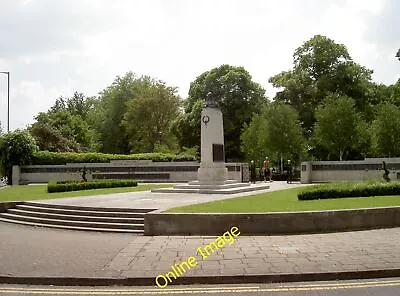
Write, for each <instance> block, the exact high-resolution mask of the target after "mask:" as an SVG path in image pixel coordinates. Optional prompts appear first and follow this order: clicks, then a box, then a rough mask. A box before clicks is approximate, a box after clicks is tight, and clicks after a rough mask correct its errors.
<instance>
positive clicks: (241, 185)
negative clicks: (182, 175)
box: [174, 183, 250, 190]
mask: <svg viewBox="0 0 400 296" xmlns="http://www.w3.org/2000/svg"><path fill="white" fill-rule="evenodd" d="M247 186H250V184H249V183H229V184H222V185H211V184H207V185H200V184H198V185H176V186H174V188H175V189H215V190H218V189H230V188H238V187H247Z"/></svg>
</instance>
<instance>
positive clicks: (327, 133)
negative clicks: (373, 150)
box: [315, 95, 368, 160]
mask: <svg viewBox="0 0 400 296" xmlns="http://www.w3.org/2000/svg"><path fill="white" fill-rule="evenodd" d="M316 119H317V123H316V126H315V140H316V142H317V143H318V144H319V145H320V146H322V147H324V148H325V149H326V150H327V151H328V152H329V155H328V159H330V156H332V155H333V156H338V158H339V160H343V156H344V155H345V152H347V153H349V152H350V151H351V150H352V149H360V147H362V146H364V147H365V146H367V145H368V132H367V124H366V122H365V121H364V120H363V119H362V117H361V115H360V113H358V112H357V110H356V108H355V101H354V100H353V99H352V98H350V97H347V96H339V95H329V96H328V97H327V99H326V100H325V101H324V102H323V104H321V105H320V106H319V107H318V108H317V110H316Z"/></svg>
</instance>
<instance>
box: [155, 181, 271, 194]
mask: <svg viewBox="0 0 400 296" xmlns="http://www.w3.org/2000/svg"><path fill="white" fill-rule="evenodd" d="M240 184H241V186H232V185H230V186H229V185H228V188H224V185H221V186H214V185H213V186H207V185H206V186H204V185H203V186H199V185H188V186H187V187H185V188H179V187H180V186H175V187H173V188H160V189H152V190H151V191H152V192H158V193H200V194H236V193H244V192H251V191H258V190H266V189H269V185H266V184H258V185H249V184H243V183H240ZM212 188H214V189H212Z"/></svg>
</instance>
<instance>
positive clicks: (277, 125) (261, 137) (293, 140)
mask: <svg viewBox="0 0 400 296" xmlns="http://www.w3.org/2000/svg"><path fill="white" fill-rule="evenodd" d="M241 140H242V150H243V151H244V152H245V154H246V156H247V157H249V158H248V159H253V160H254V159H258V157H260V160H261V157H264V156H265V155H268V156H270V158H271V159H272V160H273V161H275V162H278V161H279V160H280V159H282V158H284V159H291V160H292V162H294V163H296V162H299V161H300V159H301V157H302V154H303V151H304V147H305V139H304V137H303V131H302V129H301V127H300V122H299V120H298V114H297V112H296V110H295V109H294V108H293V107H291V106H290V105H287V104H283V103H280V102H274V103H272V104H268V105H267V106H266V107H264V108H263V110H262V112H261V114H259V115H255V116H254V117H253V119H252V121H251V123H250V124H249V125H248V126H246V127H245V128H244V131H243V133H242V136H241Z"/></svg>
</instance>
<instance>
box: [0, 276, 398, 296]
mask: <svg viewBox="0 0 400 296" xmlns="http://www.w3.org/2000/svg"><path fill="white" fill-rule="evenodd" d="M0 295H9V296H17V295H68V296H75V295H76V296H78V295H96V296H97V295H98V296H102V295H171V296H173V295H193V296H197V295H221V296H226V295H252V296H255V295H279V296H292V295H293V296H306V295H307V296H317V295H318V296H321V295H326V296H338V295H351V296H361V295H362V296H374V295H379V296H381V295H384V296H395V295H396V296H397V295H400V278H391V279H373V280H358V281H338V282H306V283H284V284H252V285H223V286H222V285H219V286H211V285H201V286H200V285H191V286H171V287H168V288H166V289H160V288H156V287H104V288H102V287H79V288H74V287H68V288H65V287H54V286H15V285H12V286H11V285H0Z"/></svg>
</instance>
